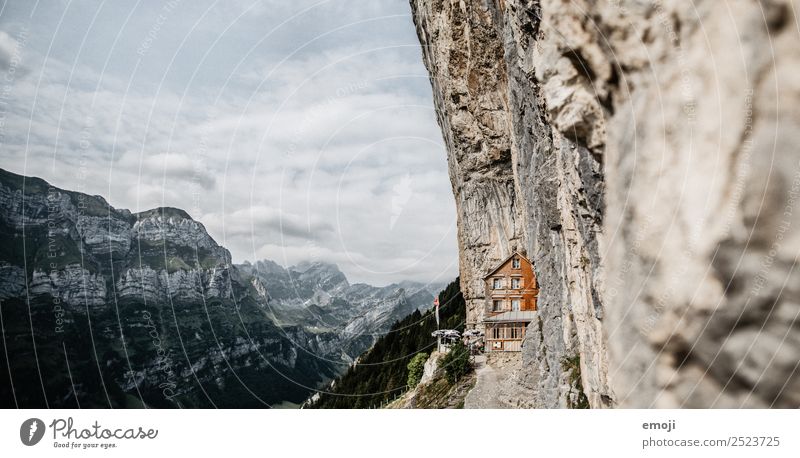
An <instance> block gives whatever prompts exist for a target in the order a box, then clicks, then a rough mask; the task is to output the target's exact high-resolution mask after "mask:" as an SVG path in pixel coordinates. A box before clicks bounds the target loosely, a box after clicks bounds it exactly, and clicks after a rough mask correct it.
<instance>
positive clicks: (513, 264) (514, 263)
mask: <svg viewBox="0 0 800 458" xmlns="http://www.w3.org/2000/svg"><path fill="white" fill-rule="evenodd" d="M511 267H513V268H514V269H519V258H514V259H512V260H511Z"/></svg>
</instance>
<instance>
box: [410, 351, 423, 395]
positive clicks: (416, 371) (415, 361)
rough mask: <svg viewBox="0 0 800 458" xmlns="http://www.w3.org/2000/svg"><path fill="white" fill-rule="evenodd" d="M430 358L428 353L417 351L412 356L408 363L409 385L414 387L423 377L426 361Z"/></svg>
mask: <svg viewBox="0 0 800 458" xmlns="http://www.w3.org/2000/svg"><path fill="white" fill-rule="evenodd" d="M427 360H428V354H427V353H417V354H416V355H414V357H413V358H411V361H410V362H409V363H408V366H406V367H407V368H408V387H409V388H414V387H415V386H417V384H418V383H419V381H420V380H421V379H422V373H423V372H425V361H427Z"/></svg>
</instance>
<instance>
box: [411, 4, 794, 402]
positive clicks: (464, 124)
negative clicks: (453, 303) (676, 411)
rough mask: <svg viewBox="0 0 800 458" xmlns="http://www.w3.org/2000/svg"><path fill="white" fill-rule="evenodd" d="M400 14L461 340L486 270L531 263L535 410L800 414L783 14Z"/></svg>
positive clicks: (528, 357) (555, 7)
mask: <svg viewBox="0 0 800 458" xmlns="http://www.w3.org/2000/svg"><path fill="white" fill-rule="evenodd" d="M411 5H412V10H413V14H414V20H415V23H416V25H417V32H418V35H419V38H420V42H421V44H422V50H423V56H424V61H425V65H426V66H427V68H428V69H429V71H430V74H431V84H432V86H433V94H434V100H435V104H436V107H437V111H438V115H439V123H440V125H441V127H442V132H443V136H444V139H445V142H446V144H447V146H448V150H449V154H448V161H449V165H450V175H451V180H452V184H453V192H454V195H455V198H456V203H457V206H458V222H459V244H460V249H461V253H462V255H461V260H460V262H461V264H460V267H461V279H462V280H461V281H462V289H463V291H464V294H465V297H466V299H467V301H468V315H469V316H468V321H470V322H472V323H476V322H478V321H479V320H480V316H481V314H482V305H483V297H484V296H483V295H484V291H483V283H482V281H481V277H482V276H483V275H484V274H485V273H486V272H487V270H488V269H489V268H490V267H492V266H493V265H494V264H496V263H497V262H498V261H499V260H501V259H502V258H503V257H505V256H506V255H508V254H509V253H510V252H511V251H512V250H515V249H518V250H521V251H525V252H527V255H528V257H529V258H530V259H531V260H532V261H533V262H534V264H535V269H536V273H537V276H538V278H539V282H540V288H541V296H540V301H539V305H540V311H539V312H538V318H537V320H535V321H534V323H532V324H531V326H530V327H529V329H528V332H527V335H526V341H525V344H524V350H523V355H522V359H523V361H522V364H523V367H524V372H525V373H526V376H525V377H523V378H522V380H520V381H519V384H520V386H521V387H523V388H525V389H527V390H528V395H527V397H528V400H529V405H531V406H537V407H559V406H574V405H576V401H579V400H580V397H581V394H580V392H581V391H582V392H583V393H584V394H585V395H586V397H587V398H588V402H589V404H590V405H591V406H592V407H603V406H612V405H619V406H630V407H649V406H659V407H680V406H683V407H707V406H716V407H721V406H740V405H745V406H770V405H775V406H795V407H796V406H797V405H798V404H800V380H799V378H798V376H797V375H796V371H795V369H796V367H795V365H796V361H797V356H798V354H800V338H798V333H797V320H796V318H797V314H798V311H800V309H798V306H797V304H798V295H799V294H800V291H798V290H796V289H794V287H793V286H790V285H794V284H798V282H797V281H796V280H797V273H796V269H794V262H795V261H796V259H797V253H798V243H800V237H798V236H796V235H791V234H797V232H792V231H791V228H793V227H794V226H796V225H797V223H798V222H797V221H796V220H797V218H798V217H797V212H796V211H795V210H796V209H795V207H796V205H797V194H798V191H800V185H798V183H800V180H798V176H800V164H798V162H797V158H796V155H795V154H792V148H793V146H792V145H796V144H797V142H796V140H797V138H796V137H798V136H800V130H798V129H797V127H798V126H797V124H798V123H800V117H799V116H798V109H797V108H796V107H794V106H792V104H787V103H779V101H780V100H797V96H798V89H799V88H800V83H798V79H797V78H792V74H793V71H792V70H793V69H794V68H796V65H797V61H798V54H799V53H800V46H798V31H797V27H796V18H795V17H794V15H793V11H796V9H797V5H794V6H793V7H792V6H790V5H789V2H785V1H778V0H774V1H763V2H736V3H735V4H734V5H730V4H727V3H725V2H714V1H711V0H707V1H700V2H691V3H689V2H681V1H677V0H676V1H662V2H653V3H648V2H639V1H634V0H617V1H611V2H591V1H583V0H571V1H569V2H564V1H560V0H541V1H532V0H481V1H478V0H472V1H470V0H463V1H458V2H455V1H446V0H412V1H411ZM576 379H577V380H576ZM784 383H785V385H784Z"/></svg>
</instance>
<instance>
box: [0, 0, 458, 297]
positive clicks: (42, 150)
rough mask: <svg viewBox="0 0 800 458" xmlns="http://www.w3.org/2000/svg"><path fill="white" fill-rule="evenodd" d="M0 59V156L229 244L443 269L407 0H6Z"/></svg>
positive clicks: (441, 208) (363, 268) (434, 138)
mask: <svg viewBox="0 0 800 458" xmlns="http://www.w3.org/2000/svg"><path fill="white" fill-rule="evenodd" d="M0 70H1V71H2V75H0V164H1V165H0V166H2V168H5V169H8V170H11V171H13V172H16V173H21V174H25V175H33V176H39V177H42V178H44V179H46V180H48V181H50V182H51V183H53V184H54V185H56V186H59V187H62V188H67V189H73V190H77V191H82V192H86V193H89V194H99V195H102V196H103V197H105V198H106V199H108V201H109V202H110V203H111V204H112V205H113V206H115V207H117V208H129V209H131V210H132V211H134V212H136V211H142V210H146V209H149V208H153V207H158V206H171V207H179V208H183V209H185V210H186V211H188V212H189V213H190V214H191V215H192V217H193V218H195V219H197V220H199V221H201V222H202V223H203V224H204V225H205V226H206V228H207V229H208V230H209V232H210V233H211V235H212V236H213V237H214V238H215V239H216V240H217V242H219V243H220V244H223V245H224V246H226V247H227V248H229V249H230V250H231V252H232V253H233V257H234V261H235V262H241V261H244V260H250V261H253V260H256V259H264V258H267V259H272V260H274V261H276V262H278V263H280V264H283V265H290V264H294V263H297V262H299V261H302V260H323V261H329V262H335V263H337V264H338V265H339V266H340V268H341V269H342V270H343V271H344V272H345V273H346V274H347V275H348V278H350V280H351V281H366V282H369V283H373V284H377V285H382V284H387V283H390V282H393V281H399V280H405V279H412V280H420V281H447V280H450V279H452V278H454V277H455V276H456V275H457V259H458V255H457V246H456V227H455V206H454V202H453V196H452V191H451V187H450V182H449V179H448V176H447V163H446V156H445V150H444V146H443V144H442V138H441V132H440V130H439V127H438V126H437V124H436V116H435V113H434V111H433V103H432V100H431V88H430V84H429V82H428V78H427V73H426V71H425V68H424V66H423V65H422V60H421V54H420V49H419V43H418V41H417V38H416V34H415V32H414V25H413V22H412V20H411V16H410V9H409V6H408V2H407V0H374V1H363V0H358V1H355V0H354V1H348V0H332V1H321V2H320V1H298V0H295V1H286V0H267V1H253V0H236V1H233V0H224V1H199V0H181V1H178V0H172V1H165V0H161V1H156V0H152V1H139V2H136V1H132V0H116V1H106V2H100V1H80V0H75V1H67V0H63V1H57V0H42V1H39V2H34V1H31V0H11V1H6V2H5V3H4V6H3V9H2V11H1V12H0Z"/></svg>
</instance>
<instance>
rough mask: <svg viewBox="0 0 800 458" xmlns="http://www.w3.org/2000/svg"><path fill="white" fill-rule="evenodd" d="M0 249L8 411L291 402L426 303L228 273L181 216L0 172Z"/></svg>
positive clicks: (420, 295) (414, 287)
mask: <svg viewBox="0 0 800 458" xmlns="http://www.w3.org/2000/svg"><path fill="white" fill-rule="evenodd" d="M0 241H2V243H0V325H2V329H3V339H2V341H3V351H2V353H0V365H3V366H5V367H7V369H8V370H6V371H2V373H3V375H0V380H2V381H1V382H0V404H2V406H4V407H12V406H19V407H141V406H143V405H147V406H150V407H263V406H266V405H271V404H275V403H282V402H300V401H302V400H303V399H305V398H306V397H307V396H308V394H309V393H310V392H311V390H313V389H314V388H316V387H318V386H320V385H322V384H325V383H326V382H327V381H328V380H330V379H331V378H333V377H335V376H337V375H339V374H341V373H342V372H344V371H345V370H346V369H347V368H348V367H349V366H350V364H351V363H352V361H353V360H354V359H355V358H356V357H357V356H358V355H359V354H361V352H363V351H364V350H366V349H367V348H369V347H370V346H371V345H372V344H373V342H374V341H375V340H376V339H377V337H378V336H380V335H381V334H383V333H385V332H386V331H388V329H389V327H390V326H391V324H392V323H393V322H394V321H396V320H397V319H399V318H401V317H403V316H405V315H407V314H409V313H411V312H413V311H415V310H418V309H424V308H425V307H428V306H429V304H431V302H432V300H433V296H432V294H431V291H436V290H437V289H436V288H437V286H436V285H433V286H426V285H421V284H416V283H404V284H395V285H389V286H386V287H373V286H370V285H365V284H354V285H351V284H350V283H349V282H348V280H347V278H346V277H345V275H344V274H343V273H342V272H341V271H340V270H339V269H338V268H337V267H336V266H335V265H333V264H327V263H322V262H306V263H301V264H299V265H297V266H292V267H288V268H283V267H281V266H279V265H277V264H275V263H274V262H271V261H258V262H256V263H254V264H250V263H245V264H241V265H233V264H232V263H231V256H230V253H229V252H228V250H227V249H225V248H224V247H222V246H220V245H219V244H217V243H216V242H215V241H214V239H213V238H212V237H210V236H209V235H208V233H207V232H206V230H205V228H204V227H203V225H202V224H201V223H200V222H198V221H195V220H193V219H192V218H191V217H190V216H189V215H188V214H187V213H186V212H184V211H183V210H180V209H176V208H157V209H152V210H148V211H145V212H140V213H131V212H130V211H128V210H123V209H115V208H113V207H111V206H110V205H109V204H108V203H107V202H106V201H105V200H104V199H103V198H102V197H99V196H89V195H86V194H82V193H78V192H72V191H67V190H63V189H59V188H56V187H53V186H51V185H50V184H48V183H47V182H45V181H44V180H41V179H39V178H31V177H22V176H20V175H16V174H13V173H10V172H7V171H4V170H0Z"/></svg>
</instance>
